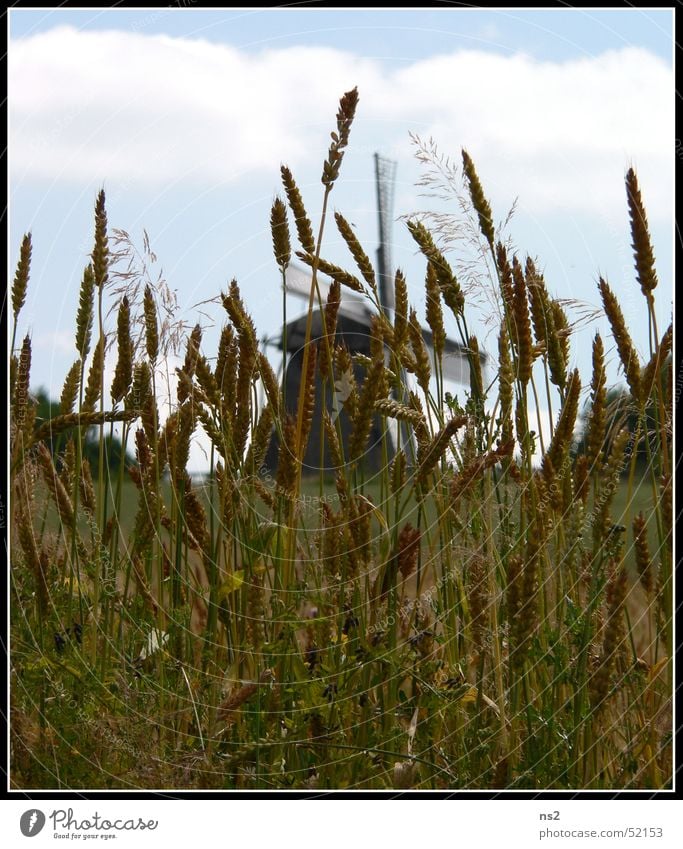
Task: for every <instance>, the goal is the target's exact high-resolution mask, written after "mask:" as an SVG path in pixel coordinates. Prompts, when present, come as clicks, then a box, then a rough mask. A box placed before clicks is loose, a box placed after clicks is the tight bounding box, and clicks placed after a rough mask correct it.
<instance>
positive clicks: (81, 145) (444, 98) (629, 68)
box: [9, 27, 674, 219]
mask: <svg viewBox="0 0 683 849" xmlns="http://www.w3.org/2000/svg"><path fill="white" fill-rule="evenodd" d="M9 70H10V122H11V123H10V130H11V133H10V142H11V147H10V154H11V160H10V161H11V168H12V176H13V179H14V180H16V181H21V180H23V179H50V180H53V179H61V180H72V181H85V180H88V181H90V180H93V179H95V180H99V181H101V180H102V179H104V178H105V177H106V179H107V180H117V179H123V178H126V179H127V180H133V181H146V182H149V183H152V184H165V185H167V184H168V183H169V182H174V181H176V180H189V181H192V182H194V183H198V184H207V183H212V182H216V181H220V180H225V179H230V178H234V177H236V176H238V175H242V174H244V172H249V171H252V170H262V169H267V170H269V171H271V172H273V173H275V172H276V170H277V168H278V166H279V164H280V162H281V161H287V162H288V163H289V164H291V165H292V166H293V167H296V166H297V165H299V166H300V167H301V168H305V167H308V165H311V167H312V166H313V165H315V170H316V172H317V171H318V170H319V167H320V164H319V163H320V160H321V157H322V155H323V152H324V148H325V146H326V144H327V142H328V135H327V133H328V131H329V129H331V128H332V116H333V113H334V109H335V108H336V100H337V98H338V96H339V95H340V94H341V93H342V92H343V91H345V90H347V89H348V88H350V87H352V86H353V85H355V84H357V85H358V86H359V89H360V92H361V106H360V109H359V113H358V117H357V120H356V126H355V127H354V139H355V141H356V143H360V144H365V143H367V144H368V145H374V144H377V145H381V146H382V147H383V148H384V149H392V150H396V149H400V150H404V151H405V153H406V155H408V154H409V145H408V143H407V135H408V130H418V131H419V132H420V133H421V134H422V135H425V136H426V135H429V134H432V135H433V136H434V138H435V139H436V140H437V141H438V142H439V144H440V146H442V147H443V148H444V149H447V150H449V151H455V152H456V154H457V151H458V150H459V148H460V146H465V147H467V148H468V149H469V150H470V151H471V152H472V154H473V156H474V158H475V161H476V162H477V165H478V167H479V170H480V171H481V173H482V176H483V177H485V182H486V185H487V186H488V187H490V192H491V194H492V195H493V194H495V193H497V192H499V191H500V192H505V193H506V194H509V195H511V196H513V197H514V196H515V195H516V194H520V193H521V194H522V197H523V201H524V203H525V205H528V206H529V207H531V208H533V209H534V211H535V212H537V213H543V212H545V211H548V210H553V209H557V208H560V207H562V208H563V209H569V210H572V211H574V212H585V211H588V212H591V213H599V214H612V213H613V212H614V210H615V209H619V210H621V209H623V188H622V185H621V176H622V175H623V172H624V169H625V168H626V167H627V166H628V165H629V164H631V163H632V162H633V163H635V164H636V165H637V167H638V170H639V176H640V178H641V183H642V184H643V185H644V186H647V190H646V200H647V203H648V210H649V213H650V216H651V218H660V219H663V218H665V217H666V216H669V215H670V214H671V206H670V185H671V177H672V167H673V163H672V156H671V140H672V139H673V102H674V101H673V95H674V89H673V74H672V71H671V69H670V68H669V67H668V66H667V65H666V64H665V63H664V62H663V61H662V60H660V59H659V58H657V57H656V56H654V55H653V54H650V53H649V52H647V51H645V50H642V49H639V48H631V47H628V48H625V49H623V50H619V51H609V52H606V53H603V54H600V55H597V56H594V57H591V58H580V59H575V60H571V61H563V62H558V63H552V62H547V61H544V62H540V61H537V60H535V59H533V58H531V57H529V56H526V55H522V54H516V55H513V56H503V55H497V54H495V53H489V52H484V51H471V50H467V51H457V52H454V53H452V54H448V55H440V56H434V57H431V58H429V59H424V60H420V61H415V62H412V63H410V64H404V65H402V66H400V67H399V68H397V69H389V68H387V67H385V66H384V65H382V64H381V63H380V62H378V61H375V60H372V59H364V58H362V57H359V56H356V55H354V54H352V53H351V52H344V51H341V50H337V49H332V48H322V47H321V48H311V47H290V48H287V49H283V50H267V51H264V52H261V53H256V54H254V53H246V52H241V51H239V50H237V49H235V48H233V47H230V46H228V45H218V44H214V43H209V42H207V41H203V40H198V39H190V38H172V37H169V36H164V35H143V34H139V33H134V32H124V31H114V30H112V31H101V32H92V31H86V32H79V31H77V30H76V29H73V28H70V27H59V28H56V29H53V30H50V31H47V32H44V33H41V34H38V35H35V36H32V37H29V38H24V39H19V40H14V41H12V42H11V44H10V54H9ZM380 135H381V138H380V137H379V136H380Z"/></svg>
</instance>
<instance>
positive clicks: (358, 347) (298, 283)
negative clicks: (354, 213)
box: [265, 154, 485, 475]
mask: <svg viewBox="0 0 683 849" xmlns="http://www.w3.org/2000/svg"><path fill="white" fill-rule="evenodd" d="M395 173H396V163H395V162H392V161H390V160H387V159H384V158H382V157H380V156H379V154H375V178H376V186H377V210H378V219H379V222H378V223H379V239H380V242H379V248H378V250H377V271H378V289H379V296H380V301H381V306H382V309H383V310H384V311H385V312H386V313H387V314H388V315H389V317H390V318H391V317H393V309H394V280H393V269H392V265H391V257H390V242H391V239H390V233H391V223H392V211H393V195H394V179H395ZM286 287H287V291H288V292H289V293H291V294H294V295H298V296H300V297H302V298H304V299H305V300H308V299H309V297H310V291H311V273H310V271H309V270H308V269H307V268H304V267H301V266H299V265H296V264H290V266H289V267H288V268H287V272H286ZM318 289H319V291H320V295H321V298H322V300H323V303H324V302H325V301H326V299H327V294H328V292H329V280H327V279H326V278H325V276H324V275H322V274H320V273H319V274H318ZM373 310H374V307H373V305H372V304H371V303H370V302H369V301H368V300H367V299H365V298H363V297H362V296H360V295H357V294H355V293H354V292H350V291H349V290H347V289H343V290H342V298H341V304H340V307H339V312H338V315H337V327H336V336H335V338H334V341H332V340H330V344H331V346H333V345H341V346H344V347H346V348H347V350H348V351H349V353H350V354H351V355H352V356H354V355H358V354H360V355H364V356H369V355H370V324H371V319H372V316H373ZM306 320H307V314H306V313H304V314H303V315H301V316H299V317H298V318H295V319H293V320H292V321H290V322H288V323H287V324H286V326H285V327H283V330H282V333H281V334H279V335H278V337H276V338H275V339H272V340H271V341H272V342H274V343H275V344H276V345H277V347H278V348H279V349H280V350H284V351H286V353H287V364H286V375H285V401H286V406H287V409H288V410H289V411H290V412H291V413H293V414H296V411H297V401H298V397H299V388H300V385H301V379H302V365H303V350H304V345H305V340H306ZM323 327H324V323H323V319H322V315H321V311H320V309H319V308H317V309H315V311H314V313H313V317H312V331H311V343H312V344H316V343H321V344H322V337H323ZM423 337H424V340H425V343H426V345H427V347H428V349H429V350H430V351H431V352H433V346H432V334H431V332H430V331H429V330H428V329H427V328H423ZM484 362H485V357H484V356H482V364H483V363H484ZM354 376H355V379H356V382H357V383H358V384H359V385H360V384H362V382H363V380H364V377H365V369H364V368H363V367H362V366H360V365H357V364H356V365H354ZM444 376H445V377H446V378H447V379H449V380H451V381H453V382H455V383H459V384H468V383H469V363H468V356H467V353H466V351H465V349H464V348H463V346H462V345H460V344H459V343H457V342H455V341H453V340H451V339H447V340H446V345H445V349H444ZM335 377H336V378H337V383H336V386H335V387H334V388H333V387H330V386H329V385H328V386H327V390H326V392H325V397H324V398H323V384H322V382H320V381H318V382H317V384H316V398H315V415H314V418H313V422H312V426H311V432H310V437H309V441H308V446H307V449H306V454H305V456H304V467H303V474H304V475H306V474H318V473H319V472H320V470H321V468H322V469H323V470H324V471H325V472H327V473H329V474H330V475H333V474H334V471H335V469H334V464H333V461H332V458H331V457H330V453H329V448H328V446H327V440H326V439H325V438H324V423H323V417H322V415H321V411H322V410H323V409H324V408H326V409H327V410H328V411H329V412H330V415H331V416H332V417H333V418H334V419H336V418H337V417H338V418H339V421H338V424H339V425H340V426H341V434H342V437H343V439H344V441H345V443H347V441H348V438H349V435H350V431H351V423H350V421H349V419H348V417H347V416H346V413H345V412H344V410H343V401H344V400H345V397H344V385H343V377H342V382H341V384H340V377H341V376H340V375H335ZM404 379H405V376H404ZM333 392H334V393H335V394H336V398H334V397H333ZM323 405H324V406H323ZM335 408H336V412H335ZM384 428H385V426H384V420H383V419H382V417H380V416H376V417H375V419H374V420H373V424H372V431H371V433H370V439H369V441H368V446H367V450H366V451H365V453H364V454H363V467H364V469H365V471H366V473H372V472H373V471H377V470H378V469H381V468H382V467H383V466H385V465H386V463H387V461H389V460H391V458H392V456H393V454H394V451H395V445H396V440H397V436H398V435H397V434H396V432H393V433H392V432H388V433H386V432H385V429H384ZM405 442H406V438H401V443H402V444H405ZM278 451H279V441H278V438H277V434H274V435H273V438H272V440H271V443H270V446H269V448H268V452H267V455H266V459H265V466H266V468H268V469H269V470H274V469H276V468H277V457H278Z"/></svg>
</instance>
